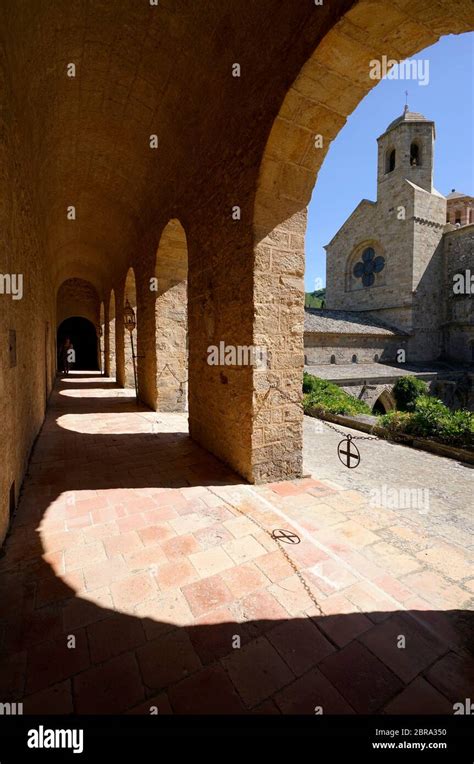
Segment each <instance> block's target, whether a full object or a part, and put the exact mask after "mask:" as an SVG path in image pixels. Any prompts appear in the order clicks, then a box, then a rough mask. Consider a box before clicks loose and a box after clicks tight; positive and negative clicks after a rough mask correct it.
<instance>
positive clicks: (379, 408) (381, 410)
mask: <svg viewBox="0 0 474 764" xmlns="http://www.w3.org/2000/svg"><path fill="white" fill-rule="evenodd" d="M372 413H373V414H386V413H387V410H386V408H385V406H384V405H383V403H382V401H381V400H380V398H377V400H376V401H375V403H374V405H373V407H372Z"/></svg>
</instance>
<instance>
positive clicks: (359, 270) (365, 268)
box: [353, 247, 385, 287]
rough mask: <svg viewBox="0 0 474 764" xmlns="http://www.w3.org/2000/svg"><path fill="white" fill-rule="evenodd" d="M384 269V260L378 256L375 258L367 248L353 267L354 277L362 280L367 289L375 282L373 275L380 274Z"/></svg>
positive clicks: (370, 249)
mask: <svg viewBox="0 0 474 764" xmlns="http://www.w3.org/2000/svg"><path fill="white" fill-rule="evenodd" d="M384 268H385V259H384V258H383V257H381V256H380V255H378V257H375V252H374V250H373V249H372V247H367V249H364V251H363V252H362V260H361V261H359V262H358V263H356V264H355V265H354V271H353V273H354V276H355V277H356V279H360V278H361V279H362V283H363V285H364V286H366V287H369V286H372V284H373V283H374V281H375V274H376V273H380V271H382V270H383V269H384Z"/></svg>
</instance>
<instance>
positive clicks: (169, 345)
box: [151, 219, 188, 411]
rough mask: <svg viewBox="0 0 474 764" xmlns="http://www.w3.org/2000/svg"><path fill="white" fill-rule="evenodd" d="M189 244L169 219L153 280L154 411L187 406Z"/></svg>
mask: <svg viewBox="0 0 474 764" xmlns="http://www.w3.org/2000/svg"><path fill="white" fill-rule="evenodd" d="M187 277H188V247H187V241H186V234H185V231H184V228H183V226H182V225H181V223H180V222H179V220H177V219H172V220H170V221H169V223H168V224H167V225H166V227H165V228H164V230H163V233H162V234H161V238H160V242H159V245H158V250H157V253H156V261H155V274H154V279H152V283H153V286H154V287H155V289H154V290H152V292H151V293H152V295H153V296H154V317H155V353H156V354H155V357H154V359H153V364H154V369H153V371H154V374H153V375H152V376H154V389H153V390H152V396H153V405H154V408H156V410H157V411H186V410H187V408H188V400H187V399H188V323H187V302H188V292H187Z"/></svg>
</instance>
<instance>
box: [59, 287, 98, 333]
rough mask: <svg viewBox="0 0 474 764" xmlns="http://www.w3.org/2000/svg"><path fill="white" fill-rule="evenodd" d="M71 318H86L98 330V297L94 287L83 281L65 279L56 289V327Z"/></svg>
mask: <svg viewBox="0 0 474 764" xmlns="http://www.w3.org/2000/svg"><path fill="white" fill-rule="evenodd" d="M73 316H80V317H82V318H87V319H88V320H89V321H91V322H92V323H93V324H94V326H95V327H96V329H97V330H98V329H99V325H100V303H99V295H98V294H97V290H96V289H95V287H94V286H93V285H92V284H91V283H90V282H89V281H86V280H85V279H67V280H66V281H63V283H62V284H61V286H60V287H59V289H58V297H57V313H56V321H57V327H58V328H59V326H60V325H61V324H62V322H63V321H65V320H66V319H67V318H71V317H73Z"/></svg>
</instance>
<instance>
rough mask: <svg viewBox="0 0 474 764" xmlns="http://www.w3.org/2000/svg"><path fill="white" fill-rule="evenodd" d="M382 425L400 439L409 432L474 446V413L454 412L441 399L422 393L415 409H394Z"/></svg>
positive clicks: (468, 446) (444, 441) (385, 415)
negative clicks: (409, 410)
mask: <svg viewBox="0 0 474 764" xmlns="http://www.w3.org/2000/svg"><path fill="white" fill-rule="evenodd" d="M379 421H380V424H381V425H382V426H383V427H385V428H386V429H387V431H388V432H389V433H390V434H391V435H392V436H394V437H395V438H396V435H397V433H401V432H403V433H406V434H409V435H413V436H415V437H419V438H429V439H431V440H436V441H438V442H440V443H446V444H447V445H451V446H458V447H460V448H474V414H472V413H471V412H470V411H464V410H460V411H451V410H450V409H449V408H448V407H447V406H445V405H444V403H442V402H441V401H440V400H438V399H437V398H430V397H429V396H428V395H421V396H420V397H419V398H418V400H417V401H416V404H415V410H414V411H413V412H407V411H390V412H389V413H388V414H384V416H382V417H380V420H379Z"/></svg>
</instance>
